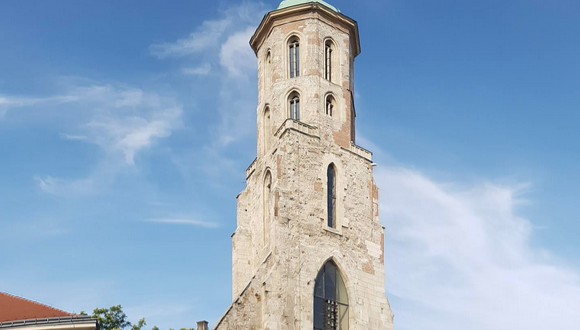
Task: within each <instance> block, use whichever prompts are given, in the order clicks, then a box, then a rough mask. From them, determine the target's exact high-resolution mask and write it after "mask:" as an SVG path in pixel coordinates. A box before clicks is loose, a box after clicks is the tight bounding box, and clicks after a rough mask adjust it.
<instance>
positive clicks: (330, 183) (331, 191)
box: [326, 164, 336, 228]
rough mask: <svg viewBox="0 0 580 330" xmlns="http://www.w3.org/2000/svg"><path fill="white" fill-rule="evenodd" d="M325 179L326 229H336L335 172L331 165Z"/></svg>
mask: <svg viewBox="0 0 580 330" xmlns="http://www.w3.org/2000/svg"><path fill="white" fill-rule="evenodd" d="M326 179H327V186H326V195H327V200H326V201H327V202H326V207H327V212H328V227H330V228H336V171H335V169H334V165H333V164H330V165H328V170H327V171H326Z"/></svg>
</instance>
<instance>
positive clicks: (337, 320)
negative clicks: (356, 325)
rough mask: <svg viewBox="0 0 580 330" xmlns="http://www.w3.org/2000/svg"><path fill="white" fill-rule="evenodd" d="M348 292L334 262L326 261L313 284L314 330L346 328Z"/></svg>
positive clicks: (342, 329) (341, 329) (345, 329)
mask: <svg viewBox="0 0 580 330" xmlns="http://www.w3.org/2000/svg"><path fill="white" fill-rule="evenodd" d="M348 312H349V307H348V294H347V292H346V286H345V285H344V280H343V279H342V276H341V275H340V271H339V270H338V267H336V264H335V263H334V262H332V261H328V262H327V263H326V264H324V266H323V267H322V269H321V270H320V272H319V273H318V276H316V282H315V284H314V318H313V319H314V330H348Z"/></svg>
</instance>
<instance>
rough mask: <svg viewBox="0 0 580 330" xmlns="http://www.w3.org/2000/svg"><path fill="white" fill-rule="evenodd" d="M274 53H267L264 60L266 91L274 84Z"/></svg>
mask: <svg viewBox="0 0 580 330" xmlns="http://www.w3.org/2000/svg"><path fill="white" fill-rule="evenodd" d="M271 74H272V53H271V52H270V51H269V50H268V53H266V58H265V59H264V90H266V91H267V90H269V89H270V84H272V78H271Z"/></svg>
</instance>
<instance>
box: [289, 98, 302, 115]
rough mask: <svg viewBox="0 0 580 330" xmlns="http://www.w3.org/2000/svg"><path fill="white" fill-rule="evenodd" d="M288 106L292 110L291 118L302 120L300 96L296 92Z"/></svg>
mask: <svg viewBox="0 0 580 330" xmlns="http://www.w3.org/2000/svg"><path fill="white" fill-rule="evenodd" d="M288 106H289V110H290V118H291V119H294V120H300V94H298V92H294V93H292V94H290V96H289V97H288Z"/></svg>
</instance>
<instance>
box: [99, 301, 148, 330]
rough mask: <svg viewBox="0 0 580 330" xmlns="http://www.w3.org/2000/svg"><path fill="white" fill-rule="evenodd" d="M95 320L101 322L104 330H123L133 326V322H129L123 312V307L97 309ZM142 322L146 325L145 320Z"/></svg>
mask: <svg viewBox="0 0 580 330" xmlns="http://www.w3.org/2000/svg"><path fill="white" fill-rule="evenodd" d="M93 318H96V319H97V320H98V321H99V324H100V325H101V329H103V330H122V329H125V328H126V327H129V326H131V322H129V321H127V315H126V314H125V312H123V307H121V305H117V306H111V308H95V309H94V310H93ZM141 320H142V321H143V323H145V319H141ZM141 320H140V321H141ZM140 329H141V328H138V329H134V330H140Z"/></svg>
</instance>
